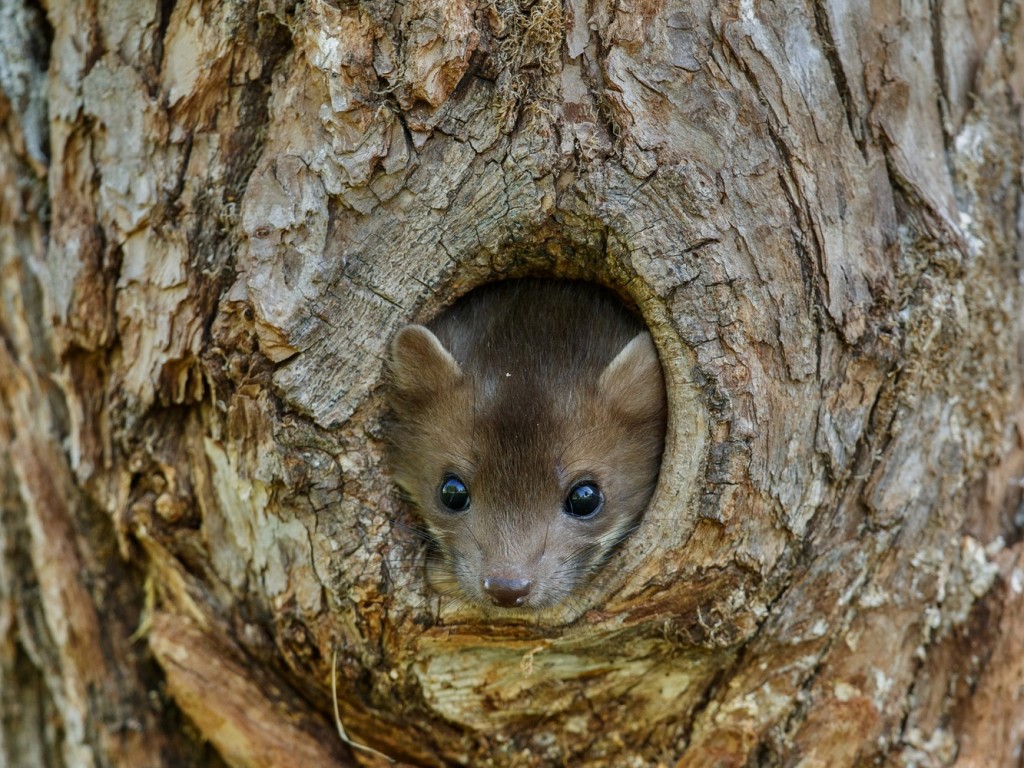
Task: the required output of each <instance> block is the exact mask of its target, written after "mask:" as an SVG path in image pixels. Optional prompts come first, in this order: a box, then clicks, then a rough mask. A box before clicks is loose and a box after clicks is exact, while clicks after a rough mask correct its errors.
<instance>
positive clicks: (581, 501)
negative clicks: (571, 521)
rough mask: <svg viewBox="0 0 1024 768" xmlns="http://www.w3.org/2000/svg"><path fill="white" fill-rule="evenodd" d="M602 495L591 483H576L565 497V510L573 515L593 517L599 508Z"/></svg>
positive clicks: (602, 498) (602, 501)
mask: <svg viewBox="0 0 1024 768" xmlns="http://www.w3.org/2000/svg"><path fill="white" fill-rule="evenodd" d="M603 503H604V496H602V495H601V491H600V490H598V487H597V486H596V485H594V484H593V483H577V484H576V485H574V486H573V488H572V490H571V491H569V495H568V496H567V497H566V499H565V511H566V512H568V513H569V514H570V515H572V516H573V517H593V516H594V515H596V514H597V511H598V510H599V509H601V505H602V504H603Z"/></svg>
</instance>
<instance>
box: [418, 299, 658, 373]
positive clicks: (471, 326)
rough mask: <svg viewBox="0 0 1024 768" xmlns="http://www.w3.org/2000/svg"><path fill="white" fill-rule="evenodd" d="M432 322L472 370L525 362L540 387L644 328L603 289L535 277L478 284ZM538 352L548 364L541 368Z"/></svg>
mask: <svg viewBox="0 0 1024 768" xmlns="http://www.w3.org/2000/svg"><path fill="white" fill-rule="evenodd" d="M429 327H430V329H431V330H432V331H434V333H435V334H436V335H437V337H438V339H440V340H441V343H442V344H443V345H444V346H445V348H446V349H447V350H448V351H449V352H451V354H452V356H453V357H454V358H455V360H456V361H458V362H459V363H460V364H463V363H469V364H470V365H471V366H472V368H473V369H474V371H475V372H476V373H478V374H482V375H485V376H486V375H488V374H491V375H503V374H505V373H512V374H513V375H515V370H514V369H516V368H518V369H519V370H520V371H522V370H524V369H525V370H528V371H530V372H531V374H533V375H535V376H536V377H537V378H536V381H537V384H538V385H542V386H543V385H544V384H548V383H554V384H555V385H556V386H557V385H561V386H564V385H565V382H566V381H568V380H571V379H574V378H575V377H577V376H579V375H581V374H584V373H586V372H588V371H598V372H599V371H600V370H601V369H602V368H604V366H606V365H607V364H608V363H609V362H610V361H611V360H612V358H613V357H614V356H615V355H616V354H617V353H618V352H619V351H620V350H621V349H622V348H623V347H624V346H625V345H626V343H627V342H628V341H629V340H630V339H632V338H633V336H635V335H636V334H637V333H639V332H640V331H641V330H643V324H642V323H641V322H640V320H638V319H637V318H636V317H635V316H634V315H633V314H632V313H630V312H629V311H628V310H627V309H626V308H625V307H623V306H622V303H621V302H620V301H619V300H618V299H617V298H616V297H615V295H614V294H612V293H611V292H610V291H609V290H607V289H606V288H602V287H600V286H597V285H593V284H590V283H579V282H569V281H555V280H535V279H525V280H511V281H506V282H500V283H492V284H490V285H485V286H483V287H481V288H478V289H477V290H475V291H473V292H472V293H470V294H469V295H468V296H466V297H464V298H463V299H461V300H460V301H459V302H457V303H456V304H455V305H454V306H453V307H452V308H451V309H450V310H449V311H448V312H446V313H444V314H443V315H442V316H441V317H439V318H437V319H436V320H435V321H434V322H432V323H430V324H429ZM524 342H525V343H524ZM541 357H543V358H544V359H545V360H547V361H549V363H550V364H549V365H546V366H543V367H538V366H537V364H536V363H537V359H538V358H541Z"/></svg>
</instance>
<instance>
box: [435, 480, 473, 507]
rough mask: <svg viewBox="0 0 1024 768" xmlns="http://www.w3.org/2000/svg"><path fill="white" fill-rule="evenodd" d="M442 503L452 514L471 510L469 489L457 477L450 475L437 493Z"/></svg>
mask: <svg viewBox="0 0 1024 768" xmlns="http://www.w3.org/2000/svg"><path fill="white" fill-rule="evenodd" d="M437 495H438V497H439V498H440V499H441V503H442V504H444V505H445V507H447V508H448V509H450V510H451V511H452V512H465V511H466V510H467V509H469V488H467V487H466V484H465V483H464V482H462V480H460V479H459V478H458V477H456V476H455V475H448V476H447V477H446V478H445V479H444V480H443V481H442V482H441V487H440V488H439V489H438V491H437Z"/></svg>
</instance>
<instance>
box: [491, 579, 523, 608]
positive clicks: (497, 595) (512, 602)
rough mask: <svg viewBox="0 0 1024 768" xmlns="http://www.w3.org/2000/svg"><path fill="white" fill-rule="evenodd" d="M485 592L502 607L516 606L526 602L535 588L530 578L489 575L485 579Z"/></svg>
mask: <svg viewBox="0 0 1024 768" xmlns="http://www.w3.org/2000/svg"><path fill="white" fill-rule="evenodd" d="M483 588H484V592H485V593H487V595H488V596H489V597H490V598H491V601H492V602H493V603H494V604H495V605H498V606H501V607H502V608H516V607H519V606H521V605H522V604H523V603H525V602H526V598H527V597H529V595H530V590H531V589H533V582H532V581H531V580H530V579H522V578H508V577H505V576H487V577H485V578H484V580H483Z"/></svg>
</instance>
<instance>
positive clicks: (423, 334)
mask: <svg viewBox="0 0 1024 768" xmlns="http://www.w3.org/2000/svg"><path fill="white" fill-rule="evenodd" d="M461 377H462V369H461V368H459V364H458V363H457V362H455V358H454V357H452V356H451V353H450V352H449V351H448V350H447V349H445V348H444V345H443V344H442V343H441V342H440V340H439V339H438V338H437V336H435V335H434V334H433V333H431V332H430V330H429V329H427V328H425V327H423V326H422V325H407V326H405V327H404V328H403V329H402V330H400V331H399V332H398V334H397V335H396V336H395V340H394V341H393V342H391V380H392V384H393V387H394V389H395V390H396V392H397V393H398V394H399V395H401V396H404V397H408V398H413V399H419V398H423V397H428V396H430V395H433V394H436V393H437V392H441V391H443V390H444V389H447V388H448V387H451V386H452V385H454V384H455V383H456V382H457V381H458V380H459V379H460V378H461Z"/></svg>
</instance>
